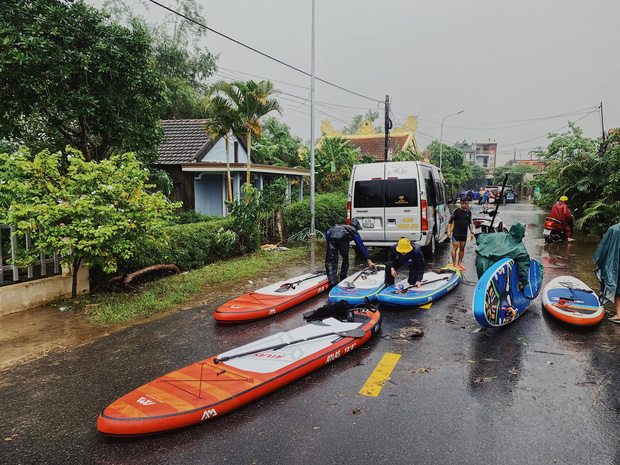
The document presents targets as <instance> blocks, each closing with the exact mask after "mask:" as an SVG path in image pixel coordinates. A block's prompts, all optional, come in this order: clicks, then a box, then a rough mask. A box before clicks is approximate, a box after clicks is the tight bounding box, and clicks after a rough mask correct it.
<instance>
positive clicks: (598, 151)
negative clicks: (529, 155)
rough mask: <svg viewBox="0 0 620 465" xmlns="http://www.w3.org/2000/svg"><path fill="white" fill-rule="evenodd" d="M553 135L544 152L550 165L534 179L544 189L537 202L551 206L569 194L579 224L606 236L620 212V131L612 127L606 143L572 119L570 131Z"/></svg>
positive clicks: (547, 163) (585, 228)
mask: <svg viewBox="0 0 620 465" xmlns="http://www.w3.org/2000/svg"><path fill="white" fill-rule="evenodd" d="M549 138H550V139H551V143H550V144H549V145H548V147H547V149H546V150H544V151H542V152H540V155H541V156H542V158H543V159H544V160H545V164H546V169H545V171H544V172H543V173H542V174H541V175H539V176H537V177H536V178H535V179H534V181H533V182H532V183H530V185H531V186H534V187H538V188H539V189H540V193H541V198H540V200H538V201H537V205H538V206H540V207H541V208H543V209H545V210H550V209H551V207H552V206H553V204H555V203H556V202H557V201H558V200H559V198H560V197H561V196H562V195H565V196H567V197H568V202H567V204H568V206H569V208H570V209H571V211H572V212H573V214H574V215H575V218H576V222H575V224H576V226H577V227H578V228H579V229H581V230H583V231H584V232H588V233H591V234H594V235H597V236H601V237H602V236H603V234H604V233H605V231H607V228H609V227H610V226H611V225H613V224H616V223H617V222H618V215H619V214H620V131H619V130H615V131H612V132H611V134H610V137H609V139H608V140H607V141H606V142H605V143H604V144H603V143H602V141H601V140H600V139H590V138H587V137H584V136H583V131H582V130H581V129H580V128H579V127H577V126H575V125H574V124H572V123H570V128H569V130H568V131H567V132H565V133H563V134H550V135H549Z"/></svg>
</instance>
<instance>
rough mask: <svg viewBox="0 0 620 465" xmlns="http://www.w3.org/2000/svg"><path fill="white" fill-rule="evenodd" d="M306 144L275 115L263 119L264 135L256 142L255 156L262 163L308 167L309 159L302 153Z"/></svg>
mask: <svg viewBox="0 0 620 465" xmlns="http://www.w3.org/2000/svg"><path fill="white" fill-rule="evenodd" d="M305 152H306V150H304V145H303V142H302V140H301V138H299V137H295V136H293V135H291V128H290V127H288V126H287V125H286V124H284V123H282V122H281V121H279V120H278V119H277V118H275V117H273V116H268V117H267V118H265V120H264V121H263V135H262V136H261V137H260V139H258V140H257V141H256V142H255V143H254V156H255V157H257V158H258V159H259V160H260V162H261V163H265V164H268V165H274V166H288V167H291V168H308V167H309V160H308V159H307V158H306V157H304V156H303V155H302V153H305Z"/></svg>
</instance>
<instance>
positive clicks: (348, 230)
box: [325, 218, 376, 286]
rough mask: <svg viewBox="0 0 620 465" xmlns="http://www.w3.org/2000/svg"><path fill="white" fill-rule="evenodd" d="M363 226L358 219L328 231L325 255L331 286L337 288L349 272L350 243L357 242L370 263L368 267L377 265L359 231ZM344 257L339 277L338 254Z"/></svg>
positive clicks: (352, 219)
mask: <svg viewBox="0 0 620 465" xmlns="http://www.w3.org/2000/svg"><path fill="white" fill-rule="evenodd" d="M360 229H362V225H361V224H360V222H359V221H358V220H357V219H356V218H351V221H350V223H349V224H337V225H336V226H334V227H333V228H331V229H329V230H328V231H327V234H325V240H326V241H327V253H326V254H325V270H326V271H327V279H328V280H329V284H330V286H335V285H336V284H338V282H339V281H342V280H344V279H345V278H346V277H347V273H348V272H349V243H350V242H351V241H354V242H355V245H357V246H358V247H359V248H360V250H361V252H362V253H363V254H364V257H366V260H367V261H368V266H371V267H373V268H375V267H376V265H375V264H374V263H373V262H372V260H371V259H370V255H368V251H367V250H366V247H364V242H363V241H362V238H361V237H360V234H359V232H358V231H359V230H360ZM339 252H340V255H341V256H342V267H341V268H340V276H338V253H339Z"/></svg>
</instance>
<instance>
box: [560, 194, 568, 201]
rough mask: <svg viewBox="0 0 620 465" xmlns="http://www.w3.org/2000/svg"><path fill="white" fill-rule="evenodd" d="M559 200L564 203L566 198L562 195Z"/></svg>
mask: <svg viewBox="0 0 620 465" xmlns="http://www.w3.org/2000/svg"><path fill="white" fill-rule="evenodd" d="M560 200H561V201H562V202H566V201H568V197H566V196H565V195H563V196H562V197H560Z"/></svg>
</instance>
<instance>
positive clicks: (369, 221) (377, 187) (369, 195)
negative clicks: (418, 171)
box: [351, 164, 385, 242]
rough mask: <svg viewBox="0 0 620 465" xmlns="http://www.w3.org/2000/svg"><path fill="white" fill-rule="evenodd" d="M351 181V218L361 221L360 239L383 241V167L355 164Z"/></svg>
mask: <svg viewBox="0 0 620 465" xmlns="http://www.w3.org/2000/svg"><path fill="white" fill-rule="evenodd" d="M352 182H353V185H352V186H351V189H352V192H351V218H357V220H358V221H359V222H360V223H361V225H362V228H363V229H362V230H361V231H360V235H361V236H362V239H363V240H364V242H374V241H380V242H383V241H385V232H384V231H385V230H384V224H385V221H384V219H385V208H384V203H383V198H384V185H383V167H382V166H377V164H367V165H356V166H355V167H354V172H353V176H352Z"/></svg>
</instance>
